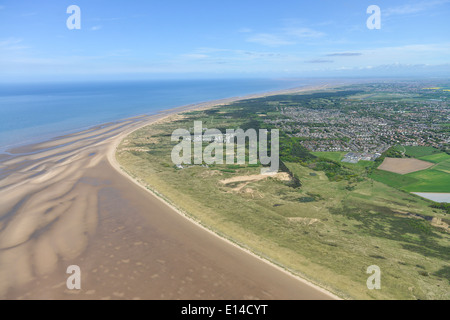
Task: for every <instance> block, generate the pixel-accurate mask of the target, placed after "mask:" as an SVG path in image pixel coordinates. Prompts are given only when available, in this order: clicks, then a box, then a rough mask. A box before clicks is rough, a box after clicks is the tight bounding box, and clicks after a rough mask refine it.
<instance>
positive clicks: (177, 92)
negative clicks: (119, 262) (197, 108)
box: [0, 80, 305, 150]
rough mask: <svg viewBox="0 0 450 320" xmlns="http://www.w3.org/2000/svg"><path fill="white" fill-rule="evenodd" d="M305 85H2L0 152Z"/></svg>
mask: <svg viewBox="0 0 450 320" xmlns="http://www.w3.org/2000/svg"><path fill="white" fill-rule="evenodd" d="M304 84H305V82H304V81H302V83H300V81H298V80H297V81H294V80H183V81H181V80H178V81H175V80H165V81H145V82H144V81H141V82H108V83H106V82H104V83H100V82H96V83H59V84H50V83H47V84H28V85H24V84H20V85H18V84H14V85H13V84H2V85H0V150H5V149H6V148H8V147H11V146H17V145H23V144H27V143H31V142H37V141H42V140H46V139H49V138H51V137H55V136H57V135H60V134H63V133H68V132H73V131H76V130H78V129H83V128H86V127H90V126H93V125H96V124H100V123H105V122H109V121H114V120H119V119H122V118H126V117H131V116H136V115H142V114H153V113H156V112H158V111H161V110H165V109H170V108H174V107H178V106H183V105H187V104H192V103H197V102H203V101H208V100H215V99H222V98H228V97H233V96H240V95H245V94H251V93H260V92H265V91H272V90H280V89H287V88H292V87H297V86H301V85H304Z"/></svg>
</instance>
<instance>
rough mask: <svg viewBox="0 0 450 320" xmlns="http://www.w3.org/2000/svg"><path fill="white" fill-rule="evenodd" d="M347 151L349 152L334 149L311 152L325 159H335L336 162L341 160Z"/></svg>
mask: <svg viewBox="0 0 450 320" xmlns="http://www.w3.org/2000/svg"><path fill="white" fill-rule="evenodd" d="M347 153H348V152H340V151H336V152H333V151H331V152H322V151H319V152H311V154H313V155H315V156H316V157H319V158H325V159H328V160H333V161H336V162H339V161H341V160H342V159H343V158H344V156H345V155H346V154H347Z"/></svg>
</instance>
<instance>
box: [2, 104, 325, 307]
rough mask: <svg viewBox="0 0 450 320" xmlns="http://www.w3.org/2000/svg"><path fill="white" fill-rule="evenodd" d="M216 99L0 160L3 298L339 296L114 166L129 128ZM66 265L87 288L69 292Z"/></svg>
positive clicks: (27, 149)
mask: <svg viewBox="0 0 450 320" xmlns="http://www.w3.org/2000/svg"><path fill="white" fill-rule="evenodd" d="M252 97H255V96H252ZM234 100H236V99H234ZM231 101H233V99H224V100H221V101H219V103H226V102H231ZM217 103H218V102H208V103H203V104H199V105H195V106H186V107H182V108H177V109H173V110H169V111H165V112H162V113H160V114H158V115H154V116H143V117H136V118H132V119H125V120H122V121H118V122H113V123H108V124H105V125H102V126H98V127H95V128H92V129H89V130H85V131H83V132H80V133H75V134H70V135H66V136H63V137H60V138H57V139H54V140H51V141H48V142H44V143H40V144H36V145H33V146H28V147H20V148H16V149H14V150H8V151H9V152H10V153H11V154H10V155H7V156H2V157H0V298H1V299H331V298H334V296H332V295H330V294H328V293H327V292H326V291H324V290H322V289H320V288H318V287H315V286H313V285H310V284H308V283H307V282H305V281H302V280H301V279H299V278H297V277H294V276H292V275H290V274H289V273H287V272H285V271H284V270H282V269H280V268H278V267H276V266H274V265H272V264H270V263H268V262H266V261H263V260H262V259H260V258H258V257H256V256H255V255H253V254H250V253H248V252H246V251H244V250H242V249H240V248H239V247H237V246H235V245H234V244H231V243H230V242H228V241H226V240H224V239H222V238H219V237H218V236H217V235H215V234H213V233H211V232H210V231H208V230H206V229H205V228H203V227H201V226H199V225H197V224H196V223H194V222H192V221H191V220H189V219H187V218H186V217H184V216H183V215H182V214H180V213H179V212H177V211H176V210H175V209H174V208H172V207H171V206H169V205H167V204H166V203H164V202H163V201H162V200H161V199H160V198H158V197H156V196H155V195H153V194H152V193H150V192H149V191H148V190H146V189H145V188H143V187H142V186H140V185H139V184H137V183H136V181H134V180H133V179H131V178H130V177H128V176H127V175H126V174H124V173H123V172H121V171H120V168H118V164H117V162H115V158H114V151H115V147H116V146H117V144H118V143H119V142H120V141H121V140H122V139H123V138H124V137H125V136H126V135H127V134H129V133H130V132H132V131H134V130H136V129H137V128H140V127H142V126H144V125H146V124H148V123H151V122H153V121H157V120H160V119H163V118H164V117H166V116H167V115H169V114H173V113H174V112H180V111H184V110H189V109H193V108H206V107H210V106H212V105H214V104H217ZM69 265H78V266H80V268H81V275H82V277H81V279H82V282H81V286H82V288H81V290H68V289H67V288H66V280H67V278H68V276H69V275H68V274H66V268H67V267H68V266H69Z"/></svg>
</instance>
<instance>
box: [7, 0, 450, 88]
mask: <svg viewBox="0 0 450 320" xmlns="http://www.w3.org/2000/svg"><path fill="white" fill-rule="evenodd" d="M72 4H75V5H78V6H79V7H80V9H81V29H80V30H69V29H68V28H67V26H66V20H67V19H68V18H69V16H70V14H67V13H66V10H67V7H69V6H70V5H72ZM369 5H378V6H379V7H380V8H381V29H380V30H369V29H368V28H367V27H366V20H367V19H368V18H369V16H370V15H369V14H367V12H366V10H367V7H368V6H369ZM449 21H450V0H429V1H426V0H408V1H395V0H388V1H384V0H383V1H381V0H370V1H366V0H351V1H350V0H349V1H346V0H320V1H302V0H296V1H290V0H278V1H275V0H270V1H266V0H258V1H254V0H239V1H234V0H228V1H215V0H209V1H203V0H185V1H180V0H177V1H171V0H165V1H153V0H145V1H143V0H134V1H133V0H131V1H124V0H120V1H119V0H108V1H105V0H70V1H66V0H39V1H36V0H0V81H3V82H4V81H28V80H39V79H45V80H51V79H58V80H59V79H65V80H70V79H77V80H78V79H145V78H171V77H173V78H190V77H192V78H194V77H197V78H202V77H209V78H220V77H311V76H316V77H338V76H346V77H353V76H422V75H427V76H446V75H447V76H448V74H450V73H449V71H450V37H449V31H450V22H449Z"/></svg>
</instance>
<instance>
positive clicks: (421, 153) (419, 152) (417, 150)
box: [396, 146, 442, 158]
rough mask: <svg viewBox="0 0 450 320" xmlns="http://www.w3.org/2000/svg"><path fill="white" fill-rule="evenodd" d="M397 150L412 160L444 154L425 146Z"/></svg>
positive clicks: (398, 148) (405, 147)
mask: <svg viewBox="0 0 450 320" xmlns="http://www.w3.org/2000/svg"><path fill="white" fill-rule="evenodd" d="M396 149H397V150H398V151H401V152H404V153H405V155H406V156H408V157H412V158H420V157H425V156H431V155H435V154H438V153H442V151H441V150H439V149H436V148H433V147H424V146H396Z"/></svg>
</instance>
